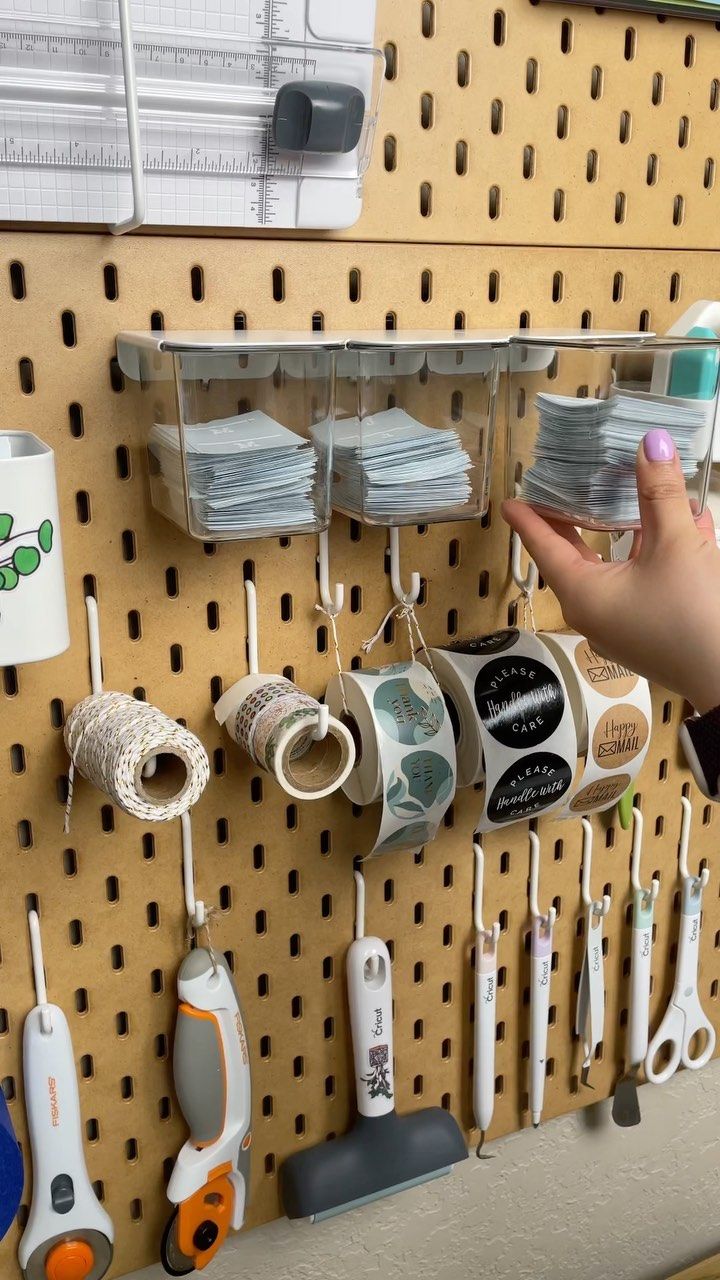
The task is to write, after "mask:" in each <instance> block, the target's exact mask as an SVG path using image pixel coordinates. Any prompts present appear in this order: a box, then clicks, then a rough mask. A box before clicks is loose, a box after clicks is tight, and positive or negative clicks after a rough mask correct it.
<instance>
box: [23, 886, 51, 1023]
mask: <svg viewBox="0 0 720 1280" xmlns="http://www.w3.org/2000/svg"><path fill="white" fill-rule="evenodd" d="M28 930H29V932H30V953H31V955H32V967H33V981H34V983H35V999H36V1001H37V1004H38V1007H39V1009H40V1030H41V1031H42V1033H43V1035H45V1036H49V1035H50V1034H51V1032H52V1015H51V1013H50V1006H49V1004H48V998H47V983H46V981H45V962H44V960H43V949H42V937H41V934H40V918H39V916H38V913H37V911H28Z"/></svg>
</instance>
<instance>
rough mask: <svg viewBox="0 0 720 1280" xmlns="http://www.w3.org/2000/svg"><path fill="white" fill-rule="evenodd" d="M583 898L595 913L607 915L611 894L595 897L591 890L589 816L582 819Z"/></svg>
mask: <svg viewBox="0 0 720 1280" xmlns="http://www.w3.org/2000/svg"><path fill="white" fill-rule="evenodd" d="M582 829H583V846H582V900H583V902H584V903H585V906H586V907H592V909H593V911H594V912H595V915H598V916H606V915H607V913H608V911H609V910H610V895H609V894H608V893H604V894H603V896H602V898H593V896H592V893H591V891H590V872H591V870H592V847H593V829H592V823H591V822H590V821H589V819H588V818H583V819H582Z"/></svg>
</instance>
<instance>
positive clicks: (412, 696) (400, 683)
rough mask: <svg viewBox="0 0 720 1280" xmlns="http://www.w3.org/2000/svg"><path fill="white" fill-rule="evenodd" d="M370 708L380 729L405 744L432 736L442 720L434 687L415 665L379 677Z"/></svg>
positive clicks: (413, 743)
mask: <svg viewBox="0 0 720 1280" xmlns="http://www.w3.org/2000/svg"><path fill="white" fill-rule="evenodd" d="M373 710H374V712H375V716H376V718H377V722H378V724H379V725H380V728H381V729H382V730H383V732H384V733H386V734H387V736H388V737H389V738H391V739H392V741H393V742H400V743H402V745H403V746H406V747H411V746H413V745H415V744H420V743H422V742H427V741H428V739H430V738H434V737H435V735H436V733H438V732H439V730H440V728H441V726H442V724H443V721H444V719H445V703H444V702H443V700H442V697H441V695H440V693H439V692H438V690H437V686H436V685H435V684H434V682H431V679H430V677H429V676H428V675H427V673H426V672H425V671H424V670H423V668H422V667H419V666H418V667H415V668H414V669H411V670H410V671H409V672H408V673H407V674H405V675H397V676H392V677H391V678H390V679H389V680H383V682H382V684H380V685H378V687H377V689H376V690H375V693H374V696H373Z"/></svg>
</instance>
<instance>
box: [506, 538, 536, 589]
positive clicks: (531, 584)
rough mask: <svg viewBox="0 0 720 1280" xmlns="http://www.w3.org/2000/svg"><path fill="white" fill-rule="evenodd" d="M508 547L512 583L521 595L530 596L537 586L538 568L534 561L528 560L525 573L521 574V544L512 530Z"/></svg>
mask: <svg viewBox="0 0 720 1280" xmlns="http://www.w3.org/2000/svg"><path fill="white" fill-rule="evenodd" d="M510 547H511V567H512V576H513V582H514V583H515V586H516V587H517V589H518V591H522V593H523V595H526V596H531V595H532V594H533V592H534V591H535V588H536V586H537V584H538V567H537V565H536V563H535V561H534V560H528V568H527V573H525V574H523V570H522V553H523V544H522V542H521V541H520V534H519V533H516V532H515V530H514V529H513V531H512V535H511V538H510Z"/></svg>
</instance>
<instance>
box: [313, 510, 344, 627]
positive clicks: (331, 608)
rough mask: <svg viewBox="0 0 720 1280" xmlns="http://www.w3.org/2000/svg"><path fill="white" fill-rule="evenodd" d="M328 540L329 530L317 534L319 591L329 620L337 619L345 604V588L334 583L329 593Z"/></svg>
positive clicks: (340, 584) (339, 583) (338, 583)
mask: <svg viewBox="0 0 720 1280" xmlns="http://www.w3.org/2000/svg"><path fill="white" fill-rule="evenodd" d="M329 538H330V530H329V529H323V531H322V533H319V534H318V568H319V589H320V599H321V600H322V607H323V609H324V610H325V612H326V613H327V614H329V615H330V617H331V618H337V616H338V614H339V613H342V608H343V605H344V603H345V587H344V586H343V584H342V582H336V583H335V587H334V589H333V592H332V594H331V592H330V552H329Z"/></svg>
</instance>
